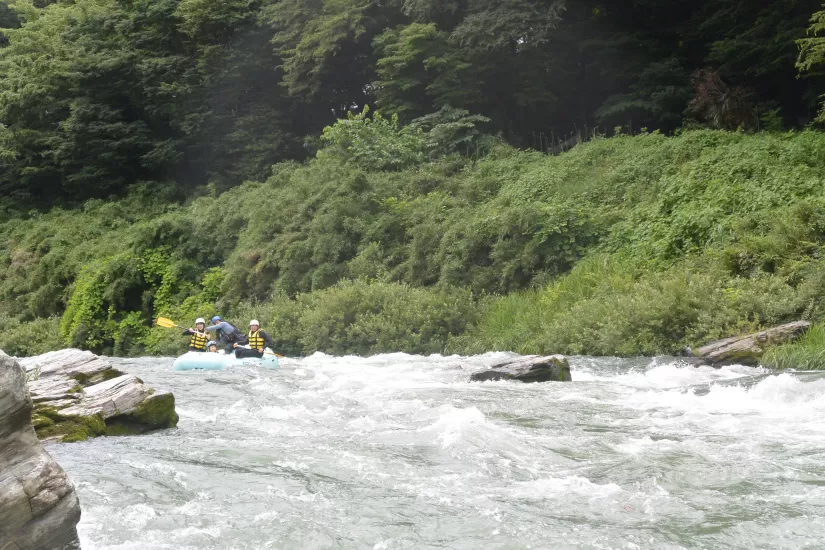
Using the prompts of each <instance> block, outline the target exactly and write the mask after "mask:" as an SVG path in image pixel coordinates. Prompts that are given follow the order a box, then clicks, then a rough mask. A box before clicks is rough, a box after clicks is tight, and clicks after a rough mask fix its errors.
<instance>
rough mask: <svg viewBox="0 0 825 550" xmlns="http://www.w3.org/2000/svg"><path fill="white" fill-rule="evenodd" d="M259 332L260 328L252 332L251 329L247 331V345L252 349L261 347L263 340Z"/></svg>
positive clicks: (263, 343)
mask: <svg viewBox="0 0 825 550" xmlns="http://www.w3.org/2000/svg"><path fill="white" fill-rule="evenodd" d="M260 333H261V329H258V330H256V331H255V332H252V331H251V330H250V331H249V334H248V335H247V338H248V339H249V347H251V348H252V349H263V347H264V345H265V342H264V339H263V337H262V336H261V334H260Z"/></svg>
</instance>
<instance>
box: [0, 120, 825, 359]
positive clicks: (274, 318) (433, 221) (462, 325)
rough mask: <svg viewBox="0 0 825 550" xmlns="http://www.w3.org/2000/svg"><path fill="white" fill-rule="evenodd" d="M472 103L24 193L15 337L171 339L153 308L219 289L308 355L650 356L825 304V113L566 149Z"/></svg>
mask: <svg viewBox="0 0 825 550" xmlns="http://www.w3.org/2000/svg"><path fill="white" fill-rule="evenodd" d="M468 116H469V115H466V114H462V113H454V112H451V113H446V114H445V113H442V119H440V120H436V121H434V122H433V123H432V124H430V125H426V124H423V125H421V126H419V127H416V128H413V127H409V126H408V127H402V126H400V125H398V124H397V123H394V122H393V121H390V120H386V119H383V118H381V117H380V116H376V117H374V118H372V119H370V118H369V117H366V116H357V117H351V118H349V119H347V120H342V121H340V122H339V123H337V124H336V125H334V126H332V127H330V128H328V129H327V130H326V131H325V133H324V140H323V143H324V147H323V148H322V149H321V151H320V152H319V153H318V155H317V157H316V158H314V159H312V160H311V161H309V162H308V163H305V164H298V163H290V162H286V163H281V164H278V165H276V166H274V167H273V169H272V170H271V175H270V176H269V177H268V178H267V179H266V180H265V181H261V182H246V183H244V184H243V185H240V186H238V187H235V188H233V189H231V190H228V191H225V192H218V190H216V189H214V188H213V189H212V190H211V191H205V192H204V193H203V195H202V196H199V197H197V198H194V199H192V200H190V201H188V202H187V203H185V204H183V205H180V204H177V203H175V202H174V201H172V200H170V197H169V194H170V193H173V192H174V190H173V189H171V188H170V187H165V186H161V185H155V184H144V185H136V186H134V187H132V188H131V190H130V191H129V194H128V196H126V197H124V198H122V199H119V200H113V201H102V200H98V199H92V200H89V201H87V202H85V203H84V204H83V205H82V207H80V208H72V209H62V208H55V209H52V210H50V211H48V212H44V213H37V212H30V213H27V214H23V213H19V212H17V213H10V215H9V219H8V220H7V221H5V222H4V223H2V224H0V271H2V272H3V273H4V274H5V275H4V277H3V279H2V281H0V316H2V317H3V318H5V319H10V320H11V321H10V323H9V325H8V326H6V327H4V328H5V330H4V331H3V332H2V334H0V348H2V349H5V350H6V351H8V352H11V353H18V354H30V353H36V352H40V351H44V350H46V349H53V348H56V347H62V346H66V345H73V346H81V347H84V348H88V349H93V350H95V351H100V352H104V353H116V354H127V355H128V354H145V353H166V354H171V353H176V352H178V351H181V349H183V348H184V347H185V338H183V337H182V336H180V334H179V333H178V332H177V331H169V329H163V328H159V327H153V326H152V319H153V318H155V317H157V316H158V315H164V316H167V317H171V318H173V319H175V320H177V321H179V322H180V323H181V324H184V325H187V326H188V325H189V324H190V323H191V321H192V319H193V318H194V317H196V316H204V317H208V316H210V315H212V314H214V313H216V312H220V313H221V314H223V315H224V316H225V317H227V318H229V319H230V320H233V321H236V322H238V323H240V324H244V323H245V322H246V321H247V320H248V318H251V317H256V318H258V319H260V320H261V321H262V323H263V326H264V328H265V329H267V330H269V331H270V332H271V333H273V334H274V335H275V336H276V340H277V343H278V345H279V350H278V351H280V352H282V353H289V354H309V353H312V352H314V351H317V350H321V351H327V352H331V353H339V354H340V353H360V354H367V353H376V352H382V351H408V352H414V353H429V352H445V351H447V352H462V353H471V352H473V353H474V352H481V351H487V350H512V351H517V352H521V353H543V352H561V353H590V354H619V355H635V354H657V353H675V352H678V351H680V350H681V349H682V348H684V347H685V346H692V345H696V344H697V343H701V342H704V341H706V340H708V339H711V338H716V337H721V336H725V335H728V334H730V333H735V332H740V331H746V330H751V329H754V328H757V327H760V326H764V325H768V324H772V323H778V322H782V321H786V320H790V319H797V318H800V317H804V318H807V319H812V320H821V319H822V318H823V316H825V298H823V296H825V262H824V261H823V257H822V254H823V244H824V243H825V186H824V185H823V181H825V135H823V134H820V133H818V132H813V131H806V132H798V133H756V134H744V133H736V132H725V131H714V130H697V131H685V132H683V133H681V134H679V135H677V136H674V137H666V136H664V135H660V134H659V133H655V132H654V133H646V134H642V135H636V136H617V137H612V138H598V137H597V138H596V139H593V140H592V141H590V142H589V143H585V144H582V145H579V146H577V147H575V148H574V149H573V150H572V151H570V152H567V153H564V154H562V155H559V156H546V155H544V154H541V153H537V152H529V151H520V150H517V149H514V148H512V147H510V146H508V145H505V144H503V143H502V142H500V141H497V140H493V139H492V138H488V137H485V136H484V135H481V134H478V133H477V132H475V131H474V130H473V128H474V127H475V124H476V122H477V121H474V120H472V119H471V117H470V118H468ZM444 117H447V118H449V120H447V121H446V122H445V120H444ZM456 121H458V122H456ZM468 152H470V154H467V153H468ZM459 153H463V154H459Z"/></svg>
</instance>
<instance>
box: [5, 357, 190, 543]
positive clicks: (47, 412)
mask: <svg viewBox="0 0 825 550" xmlns="http://www.w3.org/2000/svg"><path fill="white" fill-rule="evenodd" d="M20 364H21V366H22V367H23V368H24V369H25V370H26V373H27V376H28V378H29V383H28V385H29V391H30V392H31V396H32V401H34V414H33V415H32V424H33V425H34V428H35V430H36V431H37V435H38V436H39V437H40V438H41V439H47V438H48V439H50V438H60V440H61V441H81V440H84V439H86V438H88V437H94V436H98V435H104V434H105V435H121V434H134V433H142V432H146V431H149V430H156V429H160V428H172V427H174V426H176V425H177V423H178V415H177V413H176V412H175V396H173V395H172V394H171V393H169V392H167V391H159V390H156V389H154V388H150V387H147V386H146V385H144V384H143V381H142V380H141V379H140V378H138V377H136V376H132V375H130V374H124V373H122V372H120V371H118V370H116V369H115V368H113V367H112V365H111V363H109V362H108V361H106V360H105V359H103V358H101V357H98V356H96V355H94V354H93V353H91V352H88V351H81V350H78V349H64V350H60V351H53V352H49V353H46V354H43V355H38V356H36V357H28V358H26V359H21V360H20ZM1 548H2V547H0V549H1Z"/></svg>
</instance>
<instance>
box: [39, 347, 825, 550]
mask: <svg viewBox="0 0 825 550" xmlns="http://www.w3.org/2000/svg"><path fill="white" fill-rule="evenodd" d="M510 357H513V354H508V353H492V354H485V355H482V356H476V357H472V358H462V357H457V356H442V355H431V356H428V357H421V356H413V355H408V354H402V353H397V354H384V355H378V356H373V357H368V358H360V357H356V356H347V357H332V356H328V355H324V354H320V353H319V354H314V355H312V356H310V357H306V358H302V359H285V360H283V361H281V368H280V369H278V370H274V371H266V370H256V369H252V368H250V369H245V370H243V371H239V372H228V373H223V372H217V373H216V372H210V373H208V374H203V375H200V376H201V378H198V376H199V374H198V373H185V374H186V375H185V376H181V375H180V374H179V373H178V374H176V373H174V372H171V371H169V370H168V368H169V363H168V361H166V362H165V363H153V362H152V361H153V360H149V359H141V360H137V361H132V362H130V363H128V365H127V367H125V368H127V371H128V368H131V367H130V366H131V365H137V366H140V367H141V368H142V367H144V366H145V367H146V368H147V369H148V370H147V371H146V372H143V371H140V370H135V371H134V372H135V374H140V375H141V376H142V378H144V379H145V380H146V381H147V382H148V383H149V384H152V385H157V386H159V387H164V388H167V389H170V390H172V391H173V392H174V393H175V395H176V400H177V403H178V411H179V415H180V417H181V421H180V427H179V428H178V429H177V430H171V431H166V432H159V433H156V434H152V435H147V436H141V437H132V438H108V439H107V438H101V439H97V440H93V441H91V442H89V443H87V444H84V445H83V446H71V445H58V446H56V447H55V450H56V453H57V455H58V460H61V462H64V463H65V464H66V467H67V471H68V472H69V474H70V475H71V476H72V478H73V479H74V480H75V483H76V486H77V488H78V493H79V494H80V496H81V502H82V503H83V502H88V503H90V504H89V505H87V506H84V516H83V519H82V522H81V527H80V531H81V536H82V538H83V541H84V549H85V548H90V549H93V550H103V549H105V550H131V549H133V548H146V549H155V548H157V549H160V548H184V549H188V548H203V549H215V550H218V549H220V550H229V549H234V548H238V549H241V548H243V549H252V548H254V549H258V548H291V547H296V548H297V547H307V548H330V547H336V546H337V547H358V548H369V547H373V548H393V549H394V548H416V549H418V548H444V547H447V548H455V549H474V548H479V547H485V546H489V547H491V548H495V547H498V548H528V547H532V548H657V549H658V548H692V547H696V548H700V547H701V548H721V547H727V548H741V549H743V550H744V549H745V548H752V547H753V541H755V540H758V541H760V544H765V545H766V547H783V545H784V544H785V542H786V541H784V539H783V538H782V537H783V535H782V532H781V529H783V528H784V527H788V528H792V529H793V533H794V537H795V538H794V540H793V542H794V543H795V544H797V546H799V547H801V546H804V545H805V544H807V545H808V546H809V547H818V546H825V544H820V543H825V536H823V535H821V534H820V532H819V531H820V530H819V529H816V527H815V526H816V525H817V524H819V523H821V522H822V521H823V520H825V474H823V471H825V470H823V467H825V459H823V456H822V453H821V449H822V448H823V446H825V422H823V421H822V419H823V418H825V414H824V413H825V380H813V379H810V378H808V379H806V378H805V377H802V376H799V375H797V374H793V373H783V374H772V373H770V372H768V371H766V370H764V369H755V368H750V367H742V366H731V367H723V368H721V369H712V368H708V367H700V368H695V367H692V366H686V365H684V364H682V363H679V362H678V361H677V360H664V359H660V360H653V361H646V360H639V359H636V360H621V359H609V358H608V359H602V358H576V357H574V358H571V359H570V361H571V367H572V375H573V380H574V381H573V382H572V383H548V384H521V383H517V382H508V381H499V382H487V383H472V382H470V380H469V379H470V375H471V374H472V373H474V372H478V371H480V370H483V369H485V368H487V367H488V366H489V365H491V364H494V363H496V362H498V361H501V360H503V359H506V358H510ZM161 364H162V365H165V366H164V367H163V368H161V367H160V366H159V365H161ZM61 455H62V458H64V459H66V460H65V461H64V460H62V458H61ZM90 456H91V457H94V459H93V460H89V458H90ZM102 457H107V458H102ZM801 512H804V514H805V515H806V516H808V523H807V524H806V523H804V522H797V521H795V518H798V517H800V516H799V514H800V513H801ZM112 521H119V522H120V524H122V525H123V528H122V529H120V530H116V531H115V530H112V529H110V528H109V526H110V525H111V522H112Z"/></svg>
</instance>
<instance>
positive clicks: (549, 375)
mask: <svg viewBox="0 0 825 550" xmlns="http://www.w3.org/2000/svg"><path fill="white" fill-rule="evenodd" d="M470 379H471V380H473V381H477V382H478V381H484V380H519V381H521V382H570V381H572V380H573V378H572V377H571V376H570V364H569V363H568V362H567V359H566V358H565V357H564V356H562V355H547V356H544V357H540V356H538V355H527V356H524V357H518V358H516V359H510V360H508V361H505V362H503V363H499V364H497V365H494V366H492V367H491V368H490V370H486V371H483V372H477V373H475V374H473V375H472V376H471V377H470Z"/></svg>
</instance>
